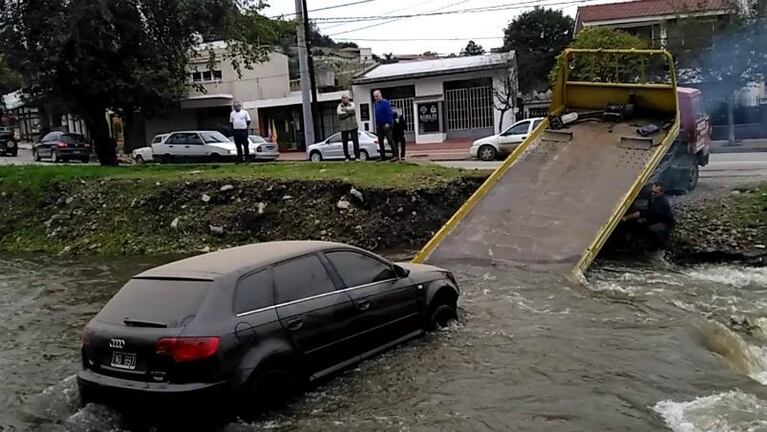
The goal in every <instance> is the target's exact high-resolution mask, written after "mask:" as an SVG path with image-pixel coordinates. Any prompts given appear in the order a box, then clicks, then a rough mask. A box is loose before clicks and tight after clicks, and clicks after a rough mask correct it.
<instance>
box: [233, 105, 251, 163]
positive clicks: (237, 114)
mask: <svg viewBox="0 0 767 432" xmlns="http://www.w3.org/2000/svg"><path fill="white" fill-rule="evenodd" d="M229 123H231V124H232V133H233V134H234V145H235V147H237V163H240V162H246V163H247V162H248V160H249V159H250V148H249V147H250V143H249V140H248V130H249V129H250V114H248V112H247V111H245V110H243V109H242V104H240V103H239V102H235V103H234V110H233V111H232V113H231V114H229Z"/></svg>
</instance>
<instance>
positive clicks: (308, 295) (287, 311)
mask: <svg viewBox="0 0 767 432" xmlns="http://www.w3.org/2000/svg"><path fill="white" fill-rule="evenodd" d="M272 274H273V278H274V301H275V303H276V304H277V306H276V309H277V315H278V316H279V319H280V322H281V323H282V326H283V328H284V329H285V330H286V331H287V332H288V333H289V334H290V336H291V339H292V341H293V344H294V346H295V347H296V349H297V351H298V352H300V353H302V354H303V356H304V358H305V363H306V365H307V367H308V368H309V372H310V373H315V372H319V371H322V370H325V369H327V368H330V367H331V366H333V365H336V364H338V363H341V362H344V361H346V360H350V359H353V358H356V357H355V355H354V350H353V347H352V339H353V335H354V319H355V317H356V311H355V308H354V305H353V304H352V301H351V298H349V296H348V295H347V294H346V293H345V292H343V291H337V287H336V285H335V283H334V282H333V280H332V279H331V278H330V275H329V274H328V272H327V269H326V268H325V265H324V264H323V263H322V261H321V260H320V258H319V257H318V256H317V255H313V254H312V255H307V256H305V257H301V258H297V259H294V260H291V261H287V262H284V263H281V264H278V265H276V266H275V267H274V269H273V272H272Z"/></svg>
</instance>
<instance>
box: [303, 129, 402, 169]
mask: <svg viewBox="0 0 767 432" xmlns="http://www.w3.org/2000/svg"><path fill="white" fill-rule="evenodd" d="M359 140H360V160H363V161H365V160H369V159H379V158H380V157H381V153H380V151H379V150H378V137H377V136H376V135H375V134H373V133H372V132H362V131H360V132H359ZM347 147H348V148H349V154H350V155H354V146H353V144H352V141H351V139H350V140H349V142H348V143H347ZM386 153H391V146H390V145H389V143H388V142H387V143H386ZM306 156H307V158H308V159H309V160H310V161H312V162H321V161H327V160H343V159H344V158H345V156H344V149H343V143H342V142H341V132H338V133H336V134H333V135H331V136H330V137H328V139H326V140H325V141H321V142H318V143H316V144H312V145H310V146H309V147H307V148H306Z"/></svg>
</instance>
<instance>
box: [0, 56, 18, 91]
mask: <svg viewBox="0 0 767 432" xmlns="http://www.w3.org/2000/svg"><path fill="white" fill-rule="evenodd" d="M22 85H23V80H22V78H21V75H20V74H19V73H18V72H16V71H15V70H13V69H11V68H9V67H8V63H7V62H6V61H5V57H3V56H2V55H0V96H2V95H4V94H6V93H10V92H12V91H15V90H18V89H20V88H21V86H22Z"/></svg>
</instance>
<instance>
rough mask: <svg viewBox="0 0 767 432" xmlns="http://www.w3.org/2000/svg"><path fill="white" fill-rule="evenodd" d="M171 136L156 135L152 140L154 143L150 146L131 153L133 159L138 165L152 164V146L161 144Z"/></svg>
mask: <svg viewBox="0 0 767 432" xmlns="http://www.w3.org/2000/svg"><path fill="white" fill-rule="evenodd" d="M168 135H169V134H159V135H155V136H154V138H152V142H151V143H149V146H147V147H141V148H137V149H136V150H133V152H132V153H131V157H132V158H133V160H134V161H135V162H136V163H137V164H139V165H140V164H143V163H147V162H152V160H153V159H154V158H153V157H152V144H160V143H162V141H163V140H164V139H165V138H167V137H168Z"/></svg>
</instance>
